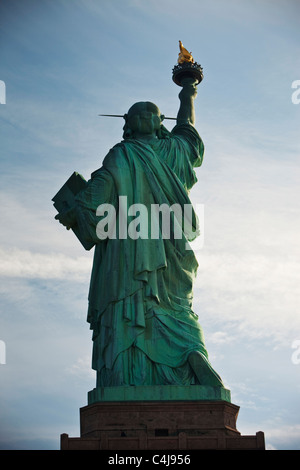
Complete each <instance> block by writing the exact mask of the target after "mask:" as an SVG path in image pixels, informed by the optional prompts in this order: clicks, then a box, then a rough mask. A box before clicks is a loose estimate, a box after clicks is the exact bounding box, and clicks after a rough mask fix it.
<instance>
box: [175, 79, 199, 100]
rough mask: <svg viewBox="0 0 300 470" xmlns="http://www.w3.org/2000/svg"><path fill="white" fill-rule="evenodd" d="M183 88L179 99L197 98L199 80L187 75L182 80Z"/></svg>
mask: <svg viewBox="0 0 300 470" xmlns="http://www.w3.org/2000/svg"><path fill="white" fill-rule="evenodd" d="M181 83H182V89H181V91H180V93H179V95H178V96H179V99H180V100H183V99H184V98H187V97H188V98H196V96H197V83H198V82H197V80H196V79H195V78H193V77H187V78H184V79H183V80H182V82H181Z"/></svg>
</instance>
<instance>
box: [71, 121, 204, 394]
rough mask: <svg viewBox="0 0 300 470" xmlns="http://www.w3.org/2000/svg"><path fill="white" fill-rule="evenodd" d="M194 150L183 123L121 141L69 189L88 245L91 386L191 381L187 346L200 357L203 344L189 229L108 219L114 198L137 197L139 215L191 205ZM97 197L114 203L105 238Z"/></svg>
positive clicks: (196, 140) (196, 145)
mask: <svg viewBox="0 0 300 470" xmlns="http://www.w3.org/2000/svg"><path fill="white" fill-rule="evenodd" d="M203 153H204V146H203V142H202V140H201V138H200V136H199V134H198V133H197V131H196V129H195V128H194V127H193V126H192V125H189V124H181V125H177V126H175V128H174V129H173V130H172V132H171V134H170V136H169V137H168V138H162V139H155V140H154V141H152V142H151V144H148V143H145V142H142V141H138V140H134V139H129V140H125V141H122V142H121V143H119V144H117V145H115V146H114V147H113V148H112V149H111V150H110V151H109V153H108V154H107V156H106V157H105V159H104V161H103V165H102V167H101V168H100V169H99V170H97V171H95V172H94V173H93V174H92V175H91V179H90V180H89V181H88V184H87V187H86V189H84V190H83V191H81V192H80V193H79V195H78V196H77V199H76V217H77V223H78V227H79V229H80V231H81V233H82V235H83V236H84V237H85V239H86V240H87V241H92V242H93V243H94V244H95V251H94V260H93V269H92V274H91V281H90V289H89V307H88V317H87V320H88V322H89V323H90V327H91V329H92V330H93V357H92V367H93V369H95V370H96V371H97V387H102V386H119V385H155V384H177V385H188V384H193V383H197V379H196V377H195V375H194V373H193V371H192V369H191V367H190V365H189V363H188V361H187V358H188V355H189V353H190V352H192V351H199V352H201V353H202V354H203V355H204V356H205V357H206V358H207V351H206V348H205V344H204V338H203V332H202V329H201V326H200V324H199V321H198V317H197V315H196V314H195V313H194V312H193V309H192V300H193V280H194V277H195V276H196V272H197V267H198V263H197V260H196V258H195V255H194V253H193V251H192V250H191V249H187V246H186V243H187V241H188V240H187V238H189V239H192V238H193V237H195V236H196V235H195V234H190V235H187V234H186V233H184V232H183V231H182V237H181V238H176V237H174V231H172V228H171V233H170V237H169V239H167V238H164V237H163V236H162V232H161V231H160V233H159V236H158V238H151V237H150V236H149V237H146V238H142V237H138V238H136V239H133V238H132V237H130V236H128V235H127V237H123V238H122V236H120V233H119V231H118V227H119V223H120V217H124V213H123V215H122V214H121V208H120V207H119V201H120V196H123V200H125V201H126V203H127V207H125V210H128V209H129V207H130V206H132V205H133V204H143V205H144V206H146V207H147V208H148V209H149V213H150V208H151V205H153V204H158V205H162V204H168V206H172V205H173V204H179V205H180V207H181V208H182V209H184V207H185V205H188V204H191V202H190V199H189V196H188V192H189V190H190V189H191V188H192V186H193V185H194V184H195V183H196V181H197V178H196V175H195V171H194V167H197V166H200V165H201V164H202V159H203ZM124 196H126V198H124ZM102 204H111V205H113V206H114V207H115V208H116V229H117V235H116V237H115V238H113V237H108V238H106V239H105V240H103V239H99V237H98V236H97V231H96V228H97V223H98V222H99V220H100V219H101V216H97V215H96V212H97V208H98V207H99V205H102ZM122 211H123V212H124V207H123V208H122ZM175 219H176V217H174V218H173V219H172V220H173V221H174V220H175ZM130 220H132V217H128V220H127V224H129V222H130ZM175 222H176V220H175ZM170 225H171V226H172V223H171V224H170ZM126 229H127V227H126ZM148 230H149V233H150V227H149V229H148ZM182 230H183V229H182Z"/></svg>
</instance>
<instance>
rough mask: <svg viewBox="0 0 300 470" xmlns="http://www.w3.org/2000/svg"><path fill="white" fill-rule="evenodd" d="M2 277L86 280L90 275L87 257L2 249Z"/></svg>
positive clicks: (0, 255) (0, 258)
mask: <svg viewBox="0 0 300 470" xmlns="http://www.w3.org/2000/svg"><path fill="white" fill-rule="evenodd" d="M0 261H1V264H0V276H5V277H23V278H38V279H68V280H70V279H73V280H84V279H86V278H87V276H88V275H89V274H90V270H91V263H90V259H88V258H87V257H77V258H71V257H70V256H66V255H64V254H62V253H49V254H41V253H34V252H31V251H29V250H21V249H19V248H10V249H7V250H4V249H0Z"/></svg>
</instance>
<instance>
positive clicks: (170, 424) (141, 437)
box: [61, 387, 265, 451]
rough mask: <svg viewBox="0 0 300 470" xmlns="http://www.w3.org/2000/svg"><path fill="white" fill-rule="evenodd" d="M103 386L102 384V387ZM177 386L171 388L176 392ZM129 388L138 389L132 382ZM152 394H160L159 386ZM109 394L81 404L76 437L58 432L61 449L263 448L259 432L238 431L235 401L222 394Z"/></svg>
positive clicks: (94, 396) (237, 410) (262, 438)
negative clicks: (200, 396) (186, 396)
mask: <svg viewBox="0 0 300 470" xmlns="http://www.w3.org/2000/svg"><path fill="white" fill-rule="evenodd" d="M192 389H193V387H192ZM142 391H144V392H147V391H145V390H141V392H142ZM107 392H108V390H107V389H106V390H105V391H104V392H103V393H104V394H107ZM123 392H124V390H123ZM125 392H126V391H125ZM127 392H128V393H130V392H129V391H127ZM148 392H149V390H148ZM179 392H180V390H179ZM179 392H178V390H177V392H176V391H175V390H172V393H173V395H175V396H176V395H177V397H178V396H180V393H179ZM186 392H187V390H186ZM196 392H198V393H200V392H201V390H197V391H196V389H195V388H194V389H193V390H192V391H190V392H189V393H192V394H195V393H196ZM115 393H116V390H115ZM132 393H134V394H135V395H136V394H137V390H136V388H135V390H134V391H132ZM202 393H204V390H202ZM99 394H100V395H99ZM125 394H126V393H125ZM156 394H159V391H158V390H156ZM92 395H93V398H94V399H95V400H96V399H98V400H99V398H100V396H101V391H99V390H97V394H96V395H95V393H94V394H92ZM146 395H147V393H146ZM154 395H155V394H154ZM196 395H197V393H196ZM141 396H143V395H139V397H141ZM90 399H91V395H90ZM112 400H113V396H112V399H110V400H108V399H106V400H104V401H95V402H94V403H90V404H88V406H85V407H83V408H81V409H80V437H69V436H68V435H67V434H62V435H61V449H62V450H120V451H121V450H126V451H130V450H156V449H159V450H185V451H188V450H205V449H207V450H208V449H210V450H217V449H220V450H221V449H223V450H225V449H228V450H259V449H261V450H262V449H264V448H265V444H264V434H263V433H262V432H258V433H256V435H255V436H241V434H240V432H239V431H238V430H237V428H236V421H237V416H238V412H239V407H238V406H236V405H234V404H232V403H230V401H226V400H224V399H223V400H222V399H213V400H205V399H196V400H195V399H191V398H190V399H188V400H182V399H178V398H177V399H173V400H168V401H167V400H157V396H156V399H153V400H151V399H150V400H149V399H148V400H145V401H144V400H142V399H136V400H131V401H112Z"/></svg>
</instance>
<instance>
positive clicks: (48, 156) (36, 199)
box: [0, 0, 300, 450]
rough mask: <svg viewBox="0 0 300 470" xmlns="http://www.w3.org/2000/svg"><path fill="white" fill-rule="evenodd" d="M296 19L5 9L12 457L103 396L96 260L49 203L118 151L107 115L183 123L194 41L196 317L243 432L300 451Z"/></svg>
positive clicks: (5, 326)
mask: <svg viewBox="0 0 300 470" xmlns="http://www.w3.org/2000/svg"><path fill="white" fill-rule="evenodd" d="M299 14H300V5H299V2H297V1H296V0H295V1H292V0H285V1H280V0H278V1H277V0H275V1H267V0H261V1H256V0H254V1H250V0H249V1H247V0H246V1H234V0H227V1H226V2H225V1H221V0H218V1H215V0H207V1H206V0H204V1H201V0H195V1H194V0H186V1H185V2H184V3H183V2H179V1H176V0H172V1H171V0H159V1H158V0H147V1H146V0H140V1H139V0H131V1H130V0H109V1H108V0H98V1H96V0H85V1H82V0H52V1H48V0H19V1H15V0H9V1H8V0H1V1H0V63H1V68H0V80H2V81H4V82H5V85H6V104H0V119H1V128H0V133H1V134H0V158H1V186H0V197H1V206H0V220H1V231H0V259H1V263H0V277H1V279H0V291H1V303H0V305H1V312H0V340H1V341H2V342H4V344H5V346H6V361H5V364H0V383H1V387H0V403H1V406H0V449H57V448H59V436H60V434H61V433H63V432H66V433H68V434H69V435H71V436H78V435H79V408H80V407H82V406H85V405H86V403H87V401H86V400H87V392H88V391H89V390H91V389H92V388H93V387H94V385H95V377H94V373H93V371H91V368H90V361H91V347H92V344H91V332H90V331H89V327H88V324H87V323H86V310H87V294H88V286H89V276H90V269H91V264H92V252H86V251H84V250H83V248H82V247H81V246H80V245H79V243H78V242H77V240H76V238H75V237H73V236H72V234H71V233H70V232H66V231H65V230H64V229H63V227H62V226H61V225H60V224H58V223H57V222H56V221H54V216H55V213H56V212H55V210H54V209H53V207H52V203H51V198H52V197H53V195H54V194H55V193H56V191H57V190H58V189H59V188H60V187H61V185H62V184H63V183H64V182H65V181H66V179H67V178H68V177H69V176H70V174H71V173H72V172H73V171H79V172H80V173H81V174H83V176H85V177H86V178H87V179H88V178H89V176H90V173H91V172H92V171H94V170H95V169H97V168H99V167H100V166H101V163H102V160H103V158H104V157H105V155H106V153H107V152H108V150H109V149H110V148H111V147H112V146H113V145H114V144H116V143H117V142H118V141H120V140H121V137H122V126H123V122H122V120H121V119H110V118H107V119H105V118H100V117H98V116H97V115H98V114H99V113H117V114H123V113H125V112H126V111H127V110H128V109H129V107H130V106H131V105H132V104H133V103H134V102H136V101H141V100H148V101H153V102H154V103H156V104H157V105H158V106H159V107H160V109H161V111H162V112H163V113H164V114H165V115H167V116H176V113H177V110H178V104H179V101H178V92H179V88H178V87H177V86H176V85H175V84H174V83H173V82H172V79H171V71H172V68H173V66H174V65H175V64H176V61H177V56H178V41H179V40H182V42H183V44H184V45H185V47H186V48H187V49H189V50H190V51H192V53H193V56H194V57H195V59H196V60H197V61H198V62H199V63H200V64H201V65H202V66H203V69H204V80H203V82H202V83H201V84H200V86H199V89H198V97H197V100H196V116H197V121H196V127H197V129H198V131H199V133H200V134H201V136H202V138H203V140H204V143H205V148H206V150H205V157H204V163H203V166H202V167H201V168H200V169H198V170H197V176H198V180H199V181H198V184H197V185H196V186H195V187H194V188H193V190H192V193H191V197H192V199H193V201H194V202H195V203H199V204H204V214H205V224H204V246H203V248H202V250H199V251H198V252H197V258H198V261H199V273H198V277H197V281H196V285H195V291H194V297H195V300H194V309H195V311H196V312H197V313H198V315H199V318H200V322H201V324H202V326H203V328H204V333H205V337H206V344H207V348H208V352H209V355H210V358H211V361H212V363H213V365H214V367H215V368H216V370H217V371H218V372H219V373H220V374H221V376H222V378H223V379H224V381H225V383H226V386H227V387H228V388H229V389H230V390H231V394H232V401H233V403H235V404H236V405H238V406H240V412H239V417H238V421H237V427H238V429H239V430H240V432H241V433H242V434H253V433H255V432H257V431H259V430H262V431H264V432H265V438H266V444H267V447H268V448H269V449H297V450H300V405H299V392H300V364H299V363H298V358H299V359H300V354H299V355H297V354H294V357H296V359H297V360H296V361H295V360H292V358H293V356H292V355H293V353H296V352H297V351H296V350H295V349H293V347H292V346H293V344H295V342H296V341H299V340H300V315H299V314H300V311H299V306H300V302H299V300H300V299H299V284H300V275H299V258H300V253H299V229H300V219H299V209H300V208H299V170H300V164H299V157H300V142H299V124H300V104H299V105H297V104H294V103H293V102H292V99H291V97H292V93H293V91H294V90H293V89H292V83H293V81H295V80H300V41H299V39H300V33H299V17H300V15H299ZM166 125H167V126H168V128H171V127H170V125H171V123H170V122H168V123H166ZM2 344H3V343H2ZM0 362H1V361H0ZM2 362H3V361H2Z"/></svg>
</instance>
